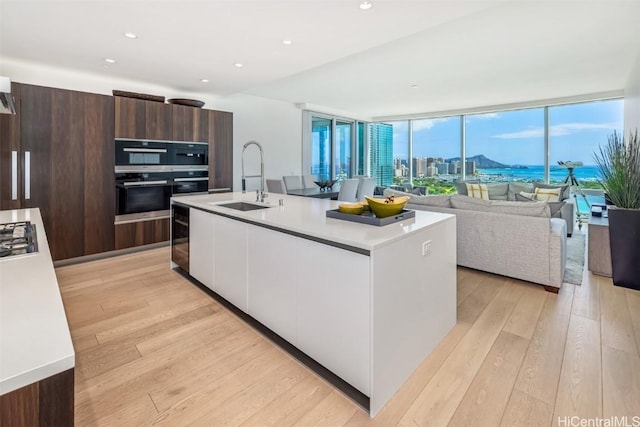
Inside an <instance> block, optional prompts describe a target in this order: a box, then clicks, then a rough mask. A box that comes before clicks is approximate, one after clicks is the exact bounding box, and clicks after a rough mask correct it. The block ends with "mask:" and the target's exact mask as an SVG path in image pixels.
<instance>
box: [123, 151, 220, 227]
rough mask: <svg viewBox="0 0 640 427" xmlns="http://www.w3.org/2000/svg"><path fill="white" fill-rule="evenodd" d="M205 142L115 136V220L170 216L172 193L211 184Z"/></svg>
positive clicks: (181, 192)
mask: <svg viewBox="0 0 640 427" xmlns="http://www.w3.org/2000/svg"><path fill="white" fill-rule="evenodd" d="M208 158H209V148H208V144H207V143H206V142H173V141H148V140H131V139H116V140H115V189H116V217H115V223H116V224H118V223H126V222H132V221H140V220H146V219H151V218H169V217H170V206H169V200H170V198H171V196H175V195H178V194H187V193H201V192H202V193H204V192H206V191H207V189H208V187H209V173H208Z"/></svg>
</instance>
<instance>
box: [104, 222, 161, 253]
mask: <svg viewBox="0 0 640 427" xmlns="http://www.w3.org/2000/svg"><path fill="white" fill-rule="evenodd" d="M169 228H170V226H169V218H162V219H154V220H148V221H138V222H129V223H126V224H118V225H116V226H115V232H116V249H125V248H130V247H133V246H142V245H149V244H152V243H159V242H165V241H167V240H169Z"/></svg>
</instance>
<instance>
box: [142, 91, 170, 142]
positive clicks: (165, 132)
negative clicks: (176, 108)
mask: <svg viewBox="0 0 640 427" xmlns="http://www.w3.org/2000/svg"><path fill="white" fill-rule="evenodd" d="M143 102H144V108H145V137H144V138H145V139H154V140H164V141H170V140H171V139H172V138H173V134H172V126H171V105H168V104H164V103H162V102H154V101H143Z"/></svg>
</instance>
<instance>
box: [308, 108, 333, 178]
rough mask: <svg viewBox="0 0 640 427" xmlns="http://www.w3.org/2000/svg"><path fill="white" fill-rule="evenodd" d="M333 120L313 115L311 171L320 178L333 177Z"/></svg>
mask: <svg viewBox="0 0 640 427" xmlns="http://www.w3.org/2000/svg"><path fill="white" fill-rule="evenodd" d="M331 128H332V125H331V120H330V119H326V118H323V117H311V173H312V174H313V175H315V176H316V177H317V178H318V179H321V180H326V179H330V178H331V141H332V137H331V136H332V129H331Z"/></svg>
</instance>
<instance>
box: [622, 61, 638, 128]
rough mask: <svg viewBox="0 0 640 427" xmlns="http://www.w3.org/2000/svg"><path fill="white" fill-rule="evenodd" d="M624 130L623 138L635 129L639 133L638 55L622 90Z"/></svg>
mask: <svg viewBox="0 0 640 427" xmlns="http://www.w3.org/2000/svg"><path fill="white" fill-rule="evenodd" d="M624 128H625V137H627V136H628V135H629V131H632V132H635V131H636V129H637V130H638V132H639V133H640V53H639V54H638V55H637V56H636V62H635V64H634V66H633V68H632V70H631V74H630V75H629V80H628V81H627V86H626V87H625V89H624Z"/></svg>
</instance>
